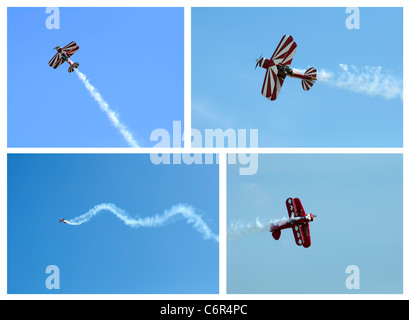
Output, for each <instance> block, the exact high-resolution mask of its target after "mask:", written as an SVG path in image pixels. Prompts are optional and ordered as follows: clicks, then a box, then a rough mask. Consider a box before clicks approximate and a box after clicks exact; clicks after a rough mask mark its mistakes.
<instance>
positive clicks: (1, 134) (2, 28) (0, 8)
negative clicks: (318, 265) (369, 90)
mask: <svg viewBox="0 0 409 320" xmlns="http://www.w3.org/2000/svg"><path fill="white" fill-rule="evenodd" d="M33 2H34V1H28V0H24V1H20V0H15V1H12V0H3V1H0V43H2V44H3V46H2V50H1V51H0V65H1V66H2V71H1V75H0V106H1V107H0V144H1V145H0V152H1V154H0V178H1V181H0V188H1V189H0V191H1V192H0V208H1V215H0V300H3V299H5V300H9V299H27V300H30V299H41V300H62V299H68V300H72V299H85V300H88V299H101V300H106V299H115V300H116V299H139V300H152V299H158V300H181V299H194V300H211V299H214V300H218V299H229V300H235V299H237V300H255V299H262V300H270V299H272V300H281V299H294V300H298V299H311V300H317V299H330V300H331V299H355V300H363V299H374V300H377V299H388V300H389V299H405V300H406V299H408V297H409V295H408V288H409V286H408V277H406V275H407V274H408V272H407V269H408V263H407V255H406V254H405V251H406V248H408V237H406V236H405V234H406V231H407V230H409V229H408V219H406V217H405V214H404V217H403V223H404V224H403V231H404V232H403V235H404V239H403V240H404V243H403V249H404V255H403V263H404V268H403V282H404V283H403V292H404V293H403V294H402V295H383V294H381V295H368V294H334V295H323V294H314V295H311V294H302V295H299V294H287V295H280V294H264V295H254V294H253V295H231V294H229V295H227V294H226V280H227V279H226V241H222V239H223V237H224V239H225V230H226V200H227V199H226V196H227V195H226V187H227V168H226V167H227V164H226V155H227V153H259V154H277V153H280V154H281V153H291V154H298V153H315V154H319V153H324V154H327V153H334V154H343V153H356V154H361V153H365V154H375V153H385V154H403V161H404V164H403V165H404V176H403V179H404V180H403V183H404V187H403V192H404V193H403V196H404V204H403V209H404V213H405V212H406V201H405V200H406V199H407V198H408V197H407V196H408V192H407V188H406V184H407V181H408V179H409V177H408V174H407V170H405V168H406V167H407V157H406V155H405V153H406V152H407V151H406V150H407V147H408V145H407V141H408V136H407V135H408V134H407V130H405V127H406V124H407V123H408V119H407V118H408V115H407V112H405V105H406V103H404V113H403V123H404V137H403V138H404V139H403V141H404V146H403V148H258V149H254V148H250V149H245V148H225V149H222V148H206V149H205V148H197V149H196V148H193V149H192V148H191V144H190V139H185V148H177V149H167V148H155V149H151V148H141V149H130V148H7V108H6V106H7V46H6V45H5V44H7V7H56V6H59V7H184V9H185V10H184V11H185V18H184V19H185V32H184V34H185V50H184V54H185V56H184V59H185V64H184V65H185V71H184V74H185V83H184V88H185V99H184V101H185V119H184V133H185V135H186V136H187V137H190V133H191V76H190V75H191V50H190V48H191V8H192V7H348V6H351V7H352V6H355V7H356V6H357V7H403V8H404V19H403V21H407V18H408V14H407V12H406V11H407V10H406V8H405V6H406V2H405V1H403V0H401V1H396V0H390V1H384V0H382V1H377V2H376V3H374V2H373V1H368V0H358V1H352V0H347V1H339V0H335V1H332V2H331V3H328V2H327V1H322V0H318V1H317V0H311V1H308V3H306V2H305V1H300V0H294V1H292V0H289V1H286V2H282V1H278V0H274V1H272V0H270V1H266V0H262V1H260V0H253V1H248V0H246V1H243V0H237V1H232V0H229V1H226V0H218V1H215V0H208V1H205V0H200V1H199V0H183V1H182V0H174V1H170V0H153V1H149V0H141V1H129V0H128V1H124V0H116V1H112V0H101V1H98V2H95V1H90V0H81V1H79V0H70V1H68V0H53V1H49V0H44V1H42V0H39V1H35V4H33ZM403 34H404V53H405V52H407V50H406V46H407V34H408V30H407V24H406V23H404V32H403ZM404 57H405V55H404ZM404 60H405V58H404ZM408 71H409V67H408V66H407V65H406V64H405V63H404V75H405V74H408ZM407 87H408V85H407V84H406V82H405V81H404V93H405V92H407ZM404 101H405V100H404ZM7 153H137V154H139V153H218V154H219V170H220V173H219V174H220V178H219V188H220V190H219V194H220V199H219V208H220V218H219V226H220V239H221V241H220V259H219V264H220V267H219V268H220V278H219V279H220V280H219V282H220V294H218V295H201V294H198V295H183V294H182V295H141V294H134V295H61V294H55V295H7V176H6V175H7Z"/></svg>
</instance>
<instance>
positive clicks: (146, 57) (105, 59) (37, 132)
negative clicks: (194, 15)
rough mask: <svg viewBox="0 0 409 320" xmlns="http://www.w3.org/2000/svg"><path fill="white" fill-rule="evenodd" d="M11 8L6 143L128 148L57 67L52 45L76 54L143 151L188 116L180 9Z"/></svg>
mask: <svg viewBox="0 0 409 320" xmlns="http://www.w3.org/2000/svg"><path fill="white" fill-rule="evenodd" d="M48 16H49V14H46V9H45V8H8V14H7V18H8V21H7V23H8V26H7V27H8V31H7V32H8V33H7V36H8V40H7V41H8V43H7V49H8V50H7V58H8V65H7V68H8V87H7V90H8V91H7V94H8V109H7V111H8V146H9V147H128V145H127V143H126V141H125V140H124V139H123V138H122V136H121V135H120V134H119V133H118V131H117V130H116V129H115V128H114V126H113V125H111V123H110V122H109V120H108V118H107V117H106V115H105V114H104V113H103V112H102V111H101V110H100V109H99V106H98V104H97V103H96V102H95V101H94V100H93V99H92V97H91V96H90V95H89V93H88V92H87V91H86V89H85V88H84V86H83V85H82V83H81V82H80V81H79V79H78V78H77V76H76V75H75V74H69V73H68V64H67V63H64V64H63V65H61V66H60V67H59V68H58V69H56V70H54V69H53V68H51V67H49V66H48V61H49V60H50V59H51V58H52V57H53V55H54V54H55V53H56V51H55V50H53V48H54V47H55V46H57V45H59V46H65V45H66V44H68V43H69V42H71V41H76V42H77V44H78V45H79V47H80V49H79V51H77V52H76V53H75V54H74V55H73V56H72V59H71V60H72V61H73V62H79V64H80V66H79V70H80V71H81V72H83V73H84V74H86V75H87V77H88V78H89V79H90V82H91V84H92V85H94V86H95V87H96V88H97V89H98V91H99V92H100V94H101V95H102V97H103V98H104V99H105V101H106V102H107V103H108V104H109V105H110V106H111V108H112V109H113V110H115V111H116V112H118V113H119V117H120V119H121V121H122V122H123V123H124V124H125V125H126V126H127V127H128V129H129V130H130V131H131V132H132V134H133V135H134V137H135V139H136V140H137V141H138V142H139V144H140V146H142V147H150V146H153V145H154V144H156V143H157V142H150V134H151V132H152V131H153V130H155V129H157V128H163V129H167V130H168V131H169V132H172V124H173V121H182V128H183V120H184V118H183V116H184V78H183V77H184V13H183V8H60V29H58V30H56V29H52V30H49V29H47V28H46V19H47V17H48Z"/></svg>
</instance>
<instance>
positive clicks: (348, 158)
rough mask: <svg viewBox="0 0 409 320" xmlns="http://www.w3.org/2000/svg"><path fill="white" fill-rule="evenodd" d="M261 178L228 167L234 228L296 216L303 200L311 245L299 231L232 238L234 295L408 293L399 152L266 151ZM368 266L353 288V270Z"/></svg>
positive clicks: (230, 260) (230, 267) (229, 264)
mask: <svg viewBox="0 0 409 320" xmlns="http://www.w3.org/2000/svg"><path fill="white" fill-rule="evenodd" d="M258 168H259V169H258V172H257V174H255V175H253V176H240V175H239V174H238V170H237V169H238V168H237V166H236V165H229V166H228V167H227V170H228V171H227V173H228V175H227V225H228V226H229V225H230V224H231V223H232V222H237V221H242V222H245V223H247V222H254V221H255V220H256V218H257V217H259V219H261V220H269V219H281V218H282V217H288V213H287V210H286V206H285V201H286V199H287V198H289V197H293V198H296V197H298V198H300V199H301V201H302V203H303V206H304V209H305V210H306V212H307V213H313V214H316V215H317V219H316V220H315V221H314V222H312V223H310V231H311V241H312V245H311V247H310V248H308V249H305V248H303V247H298V246H297V245H296V244H295V241H294V236H293V234H292V231H291V230H283V231H282V234H281V238H280V239H279V240H278V241H275V240H274V239H273V237H272V236H271V233H269V232H264V233H257V234H251V235H246V236H244V237H242V238H239V239H231V240H229V241H228V242H227V292H228V293H281V294H283V293H330V294H332V293H350V294H351V293H383V294H386V293H402V287H403V198H402V196H403V185H402V184H403V182H402V155H399V154H366V155H364V154H292V155H288V154H275V155H265V154H263V155H259V167H258ZM349 265H356V266H358V268H359V271H360V289H359V290H348V289H347V288H346V286H345V281H346V279H347V277H348V276H349V274H346V272H345V271H346V268H347V266H349Z"/></svg>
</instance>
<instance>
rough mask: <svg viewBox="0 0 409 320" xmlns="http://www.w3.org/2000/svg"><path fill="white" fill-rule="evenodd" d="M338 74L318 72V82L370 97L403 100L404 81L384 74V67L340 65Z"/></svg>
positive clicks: (389, 74)
mask: <svg viewBox="0 0 409 320" xmlns="http://www.w3.org/2000/svg"><path fill="white" fill-rule="evenodd" d="M339 67H340V70H338V71H337V72H332V71H326V70H324V69H322V70H318V76H317V77H318V81H321V82H322V83H326V84H328V85H330V86H332V87H336V88H341V89H346V90H349V91H352V92H356V93H363V94H367V95H369V96H372V97H374V96H381V97H383V98H385V99H393V98H400V99H403V80H402V78H399V77H396V76H395V75H393V74H391V73H388V72H384V71H383V70H382V67H371V66H365V67H361V68H358V67H356V66H354V65H352V66H348V65H346V64H340V65H339Z"/></svg>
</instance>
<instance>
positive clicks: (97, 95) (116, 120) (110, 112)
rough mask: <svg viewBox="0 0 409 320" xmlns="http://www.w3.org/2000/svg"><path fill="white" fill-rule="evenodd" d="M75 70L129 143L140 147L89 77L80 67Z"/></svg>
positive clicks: (134, 146)
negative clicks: (79, 69)
mask: <svg viewBox="0 0 409 320" xmlns="http://www.w3.org/2000/svg"><path fill="white" fill-rule="evenodd" d="M75 72H76V73H77V76H78V78H79V79H80V80H81V82H82V83H83V84H84V86H85V88H86V89H87V90H88V92H89V93H90V94H91V96H92V97H93V98H94V99H95V101H96V102H98V104H99V107H100V108H101V110H102V111H104V112H105V113H106V115H107V116H108V118H109V120H111V122H112V124H113V125H114V127H115V128H117V129H118V130H119V132H120V133H121V134H122V136H123V137H124V138H125V140H126V141H127V142H128V144H129V145H130V146H131V147H133V148H139V144H138V142H137V141H136V140H135V139H134V137H133V136H132V133H131V132H130V131H129V130H128V128H127V127H126V126H125V125H124V124H123V123H122V122H121V121H120V120H119V115H118V114H117V113H116V112H115V111H113V110H112V109H111V108H110V107H109V104H108V103H106V102H105V100H104V99H103V98H102V96H101V94H100V93H99V92H98V90H97V89H96V88H95V87H94V86H93V85H92V84H90V83H89V81H88V79H87V76H86V75H85V74H83V73H82V72H80V71H78V69H75Z"/></svg>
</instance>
